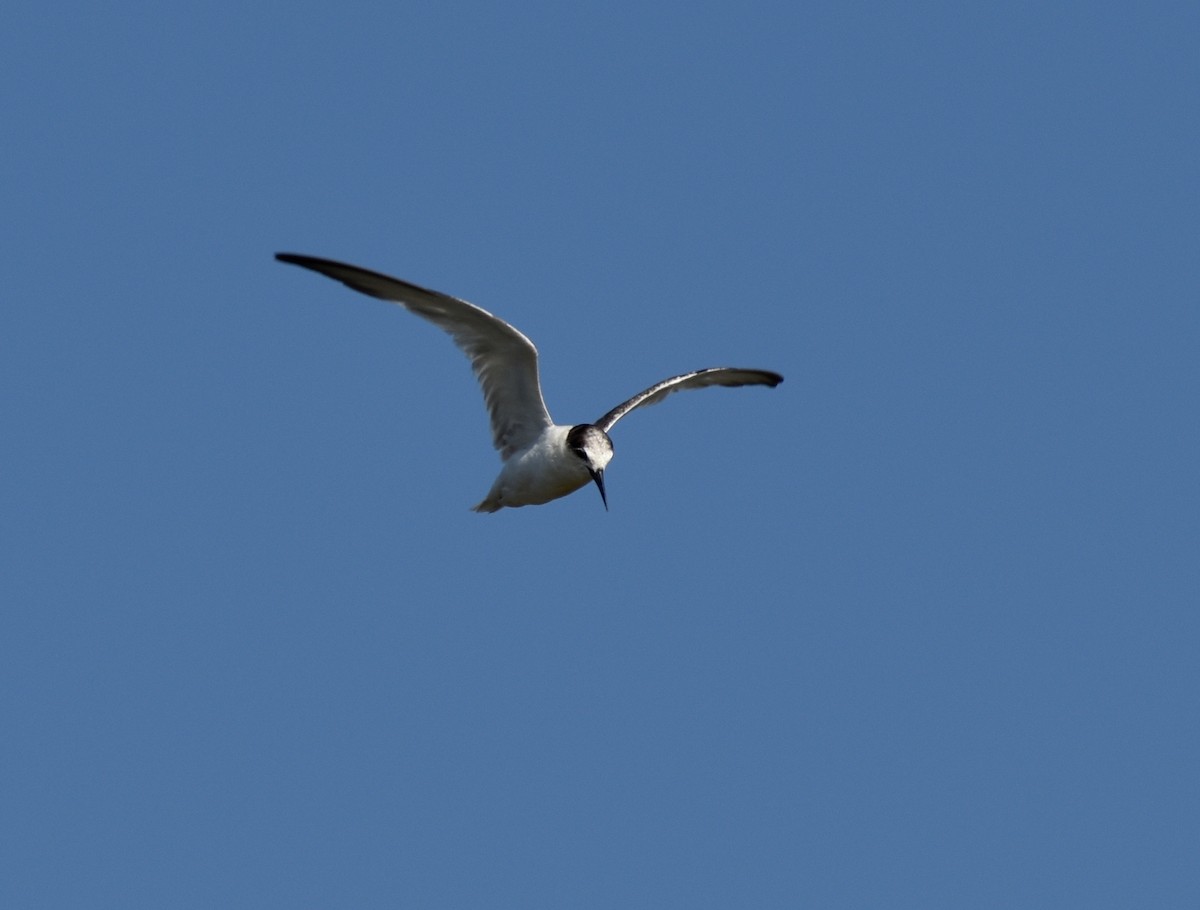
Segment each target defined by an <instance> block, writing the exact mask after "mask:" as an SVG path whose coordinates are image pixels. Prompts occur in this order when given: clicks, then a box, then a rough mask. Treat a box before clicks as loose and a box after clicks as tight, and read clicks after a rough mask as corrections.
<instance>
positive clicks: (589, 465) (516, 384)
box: [275, 253, 783, 512]
mask: <svg viewBox="0 0 1200 910" xmlns="http://www.w3.org/2000/svg"><path fill="white" fill-rule="evenodd" d="M275 258H276V259H278V260H279V261H280V262H287V263H290V264H292V265H298V266H302V267H303V268H306V269H312V270H313V271H314V272H320V273H321V274H322V275H325V276H327V277H329V278H333V279H334V280H335V281H340V282H342V284H345V285H347V286H348V287H351V288H353V289H354V290H356V291H360V292H361V293H363V294H369V295H370V296H372V297H378V298H379V299H380V300H387V301H390V302H392V303H398V304H400V305H401V306H403V307H405V308H406V309H407V310H409V311H410V312H413V313H416V314H417V315H418V316H421V317H423V318H425V319H428V320H429V321H430V322H432V323H433V324H434V325H436V326H438V327H439V328H441V329H443V330H444V331H445V332H447V333H448V334H449V335H450V337H451V338H452V339H453V340H454V343H455V344H457V345H458V346H459V348H461V349H462V351H463V353H464V354H466V355H467V357H468V359H470V361H471V368H472V369H473V370H474V371H475V377H476V379H478V380H479V384H480V385H481V386H482V387H483V399H484V402H485V403H486V405H487V410H488V414H489V416H490V417H491V421H492V443H493V444H494V445H495V447H496V449H497V450H498V451H499V452H500V459H501V461H503V462H504V466H503V467H502V468H501V469H500V474H499V476H498V477H497V478H496V482H495V483H493V484H492V488H491V490H489V491H488V494H487V496H486V498H484V500H483V502H481V503H479V504H478V505H477V506H475V507H474V510H475V511H476V512H496V511H498V510H500V509H502V508H504V507H506V506H507V507H509V508H516V507H519V506H532V505H541V504H542V503H546V502H550V500H552V499H558V498H559V497H561V496H566V495H567V494H568V493H573V492H575V491H576V490H578V489H579V488H580V487H583V486H586V485H587V483H588V481H589V480H591V481H593V482H594V483H595V484H596V487H597V488H598V489H599V490H600V499H601V501H602V502H603V503H604V508H605V510H607V509H608V496H607V494H606V493H605V492H604V469H605V468H606V467H607V466H608V463H609V461H610V460H611V459H612V457H613V444H612V440H611V439H610V438H609V435H608V434H609V431H610V430H612V428H613V426H614V425H615V424H616V422H617V421H618V420H620V419H621V418H622V417H624V416H625V415H626V414H628V413H630V412H631V411H634V410H636V409H637V408H640V407H642V406H643V405H648V404H655V403H657V402H659V401H662V400H663V399H664V398H666V397H667V396H668V395H670V394H672V393H673V392H679V391H682V390H683V389H702V388H705V387H706V386H717V385H723V386H743V385H765V386H771V387H774V386H777V385H779V383H781V382H783V377H782V376H780V375H779V374H778V373H772V372H770V371H769V370H747V369H739V368H735V367H709V368H708V369H704V370H694V371H692V372H691V373H682V374H680V375H679V376H672V377H671V378H670V379H664V380H663V381H662V382H657V383H655V384H654V385H652V386H650V388H648V389H645V390H643V391H641V392H638V393H637V394H636V395H634V396H633V397H632V398H630V399H629V400H628V401H624V402H622V403H621V404H619V405H617V406H616V407H615V408H613V409H612V410H611V411H609V412H608V413H607V414H605V415H604V416H603V417H601V418H600V419H599V420H597V421H596V422H595V423H581V424H576V425H574V426H562V425H559V424H556V423H555V422H554V421H553V420H551V419H550V412H549V411H547V410H546V404H545V402H544V401H543V400H542V388H541V383H540V382H539V380H538V361H537V356H538V355H537V348H535V347H534V346H533V342H532V341H530V340H529V339H528V338H526V337H525V336H524V335H522V334H521V333H520V332H518V331H517V330H516V329H515V328H513V327H512V326H511V325H509V324H508V323H507V322H505V321H504V320H503V319H499V318H497V317H495V316H493V315H492V314H491V313H489V312H487V311H486V310H482V309H480V308H479V307H477V306H475V305H474V304H471V303H467V302H466V301H465V300H459V299H458V298H457V297H451V296H449V295H448V294H442V293H440V292H438V291H430V290H426V289H425V288H422V287H418V286H417V285H415V284H410V283H409V282H407V281H401V280H400V279H398V278H392V277H389V276H388V275H382V274H380V273H379V272H372V271H370V270H368V269H363V268H359V267H358V266H354V265H346V264H345V263H342V262H334V261H333V260H331V259H320V258H317V257H315V256H302V255H299V254H296V253H276V254H275Z"/></svg>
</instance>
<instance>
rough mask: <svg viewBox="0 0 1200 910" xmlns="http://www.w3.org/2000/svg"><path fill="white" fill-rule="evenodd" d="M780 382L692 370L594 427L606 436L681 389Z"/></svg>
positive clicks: (730, 371)
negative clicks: (618, 424)
mask: <svg viewBox="0 0 1200 910" xmlns="http://www.w3.org/2000/svg"><path fill="white" fill-rule="evenodd" d="M781 382H783V377H782V376H780V375H779V374H778V373H772V372H770V371H768V370H741V369H738V368H736V367H709V368H708V369H706V370H696V371H695V372H693V373H684V374H683V375H681V376H672V377H671V378H670V379H664V380H663V381H662V382H660V383H658V384H657V385H652V386H650V388H648V389H646V390H645V391H644V392H638V393H637V394H636V395H634V396H633V397H632V398H630V399H629V400H628V401H625V402H622V403H621V404H619V405H617V406H616V407H615V408H613V409H612V410H611V411H609V412H608V413H607V414H605V415H604V416H603V417H601V418H600V419H599V420H597V421H596V426H598V427H599V428H600V429H602V430H603V431H604V432H605V433H607V432H608V431H609V430H611V429H612V428H613V424H615V423H616V422H617V421H618V420H620V419H621V418H622V417H624V416H625V415H626V414H628V413H629V412H630V411H632V410H634V409H636V408H640V407H642V406H643V405H647V404H657V403H658V402H660V401H662V400H663V399H664V398H666V397H667V396H668V395H670V394H671V393H672V392H681V391H683V390H684V389H702V388H704V387H705V386H710V385H726V386H739V385H767V386H771V387H772V388H774V387H775V386H777V385H779V383H781Z"/></svg>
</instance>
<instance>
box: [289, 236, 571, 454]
mask: <svg viewBox="0 0 1200 910" xmlns="http://www.w3.org/2000/svg"><path fill="white" fill-rule="evenodd" d="M275 258H276V259H278V260H279V261H280V262H287V263H291V264H292V265H299V266H303V267H304V268H306V269H312V270H313V271H314V272H320V273H321V274H322V275H325V276H327V277H329V278H333V279H334V280H336V281H340V282H342V284H345V285H347V286H348V287H351V288H353V289H354V290H356V291H360V292H362V293H363V294H369V295H370V296H372V297H378V298H379V299H380V300H388V301H391V302H392V303H398V304H400V305H401V306H403V307H405V308H406V309H408V310H409V311H411V312H413V313H416V314H417V315H418V316H422V317H424V318H425V319H428V320H429V321H430V322H432V323H433V324H434V325H436V326H438V327H439V328H441V329H443V330H445V331H446V332H448V333H449V334H450V337H451V338H453V339H454V343H455V344H457V345H458V346H459V347H460V348H461V349H462V351H463V353H464V354H466V355H467V357H468V358H469V359H470V361H471V368H472V369H473V370H474V371H475V377H476V378H477V379H478V380H479V384H480V385H481V386H482V387H483V400H484V402H485V403H486V404H487V409H488V415H489V416H490V417H491V421H492V444H493V445H495V447H496V448H497V449H498V450H499V451H500V457H501V458H502V459H507V458H508V457H509V456H510V455H512V454H513V453H514V452H518V451H520V450H521V449H523V448H525V447H526V446H528V445H530V444H532V443H533V441H534V440H535V439H537V437H538V436H539V434H541V432H542V430H543V429H545V428H546V427H548V426H550V425H551V423H552V421H551V420H550V414H549V412H548V411H547V410H546V404H545V402H544V401H543V400H542V389H541V385H540V383H539V382H538V363H537V348H535V347H534V346H533V342H532V341H530V340H529V339H528V338H526V337H525V336H524V335H522V334H521V333H520V332H518V331H517V330H516V329H514V328H513V327H512V326H511V325H509V324H508V323H507V322H505V321H504V320H503V319H498V318H497V317H495V316H493V315H492V314H491V313H489V312H488V311H487V310H482V309H480V308H479V307H477V306H475V305H474V304H470V303H467V302H466V301H465V300H459V299H458V298H457V297H451V296H450V295H449V294H442V293H439V292H438V291H430V290H426V289H425V288H422V287H418V286H417V285H415V284H409V283H408V282H407V281H401V280H400V279H398V278H391V277H389V276H388V275H381V274H380V273H378V272H372V271H369V270H368V269H362V268H359V267H358V266H354V265H346V264H345V263H342V262H334V261H333V260H331V259H319V258H317V257H315V256H301V255H298V254H295V253H276V254H275Z"/></svg>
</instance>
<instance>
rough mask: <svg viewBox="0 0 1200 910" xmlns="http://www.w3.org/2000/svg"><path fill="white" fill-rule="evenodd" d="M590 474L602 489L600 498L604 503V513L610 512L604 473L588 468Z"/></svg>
mask: <svg viewBox="0 0 1200 910" xmlns="http://www.w3.org/2000/svg"><path fill="white" fill-rule="evenodd" d="M588 473H589V474H591V475H592V480H594V481H596V486H597V487H599V488H600V498H601V499H602V500H603V501H604V511H605V512H607V511H608V497H607V496H605V495H604V472H603V471H593V470H592V469H591V468H588Z"/></svg>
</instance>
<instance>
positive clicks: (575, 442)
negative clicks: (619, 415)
mask: <svg viewBox="0 0 1200 910" xmlns="http://www.w3.org/2000/svg"><path fill="white" fill-rule="evenodd" d="M567 448H568V449H570V451H571V452H572V453H573V454H574V455H575V456H576V457H577V458H579V460H580V461H582V462H583V464H584V467H586V468H587V470H588V474H590V475H591V477H592V480H594V481H595V482H596V487H597V488H598V489H599V490H600V499H601V500H602V501H603V502H604V509H605V511H608V496H606V495H605V493H604V469H605V468H606V467H607V466H608V463H609V462H610V461H611V460H612V457H613V444H612V440H611V439H609V438H608V434H607V433H605V432H604V431H603V430H602V429H600V428H599V427H597V426H593V425H592V424H590V423H581V424H579V426H575V427H571V430H570V432H568V433H567Z"/></svg>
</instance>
